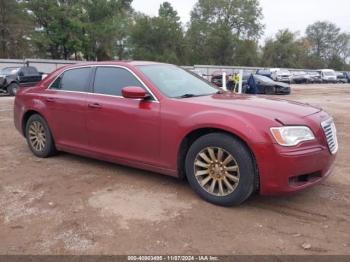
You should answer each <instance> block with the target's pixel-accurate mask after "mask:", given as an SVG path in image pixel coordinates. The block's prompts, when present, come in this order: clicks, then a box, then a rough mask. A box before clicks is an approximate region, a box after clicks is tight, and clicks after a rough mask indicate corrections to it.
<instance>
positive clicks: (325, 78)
mask: <svg viewBox="0 0 350 262" xmlns="http://www.w3.org/2000/svg"><path fill="white" fill-rule="evenodd" d="M318 72H319V73H320V74H321V79H322V82H323V83H337V75H336V74H335V71H334V70H333V69H322V70H319V71H318Z"/></svg>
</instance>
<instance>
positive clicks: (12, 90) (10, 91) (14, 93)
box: [7, 83, 19, 96]
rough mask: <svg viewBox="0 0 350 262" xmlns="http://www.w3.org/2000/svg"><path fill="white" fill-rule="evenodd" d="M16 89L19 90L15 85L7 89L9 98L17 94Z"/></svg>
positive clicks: (12, 84)
mask: <svg viewBox="0 0 350 262" xmlns="http://www.w3.org/2000/svg"><path fill="white" fill-rule="evenodd" d="M18 89H19V85H18V84H17V83H11V84H10V85H9V86H8V87H7V92H8V93H9V95H10V96H15V95H16V94H17V91H18Z"/></svg>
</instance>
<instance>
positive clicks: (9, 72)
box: [0, 67, 19, 75]
mask: <svg viewBox="0 0 350 262" xmlns="http://www.w3.org/2000/svg"><path fill="white" fill-rule="evenodd" d="M18 70H19V68H18V67H5V68H3V69H1V70H0V74H3V75H13V74H16V73H17V72H18Z"/></svg>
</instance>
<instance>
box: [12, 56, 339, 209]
mask: <svg viewBox="0 0 350 262" xmlns="http://www.w3.org/2000/svg"><path fill="white" fill-rule="evenodd" d="M14 120H15V126H16V128H17V129H18V131H19V132H20V133H21V134H22V135H23V136H24V137H25V138H26V140H27V143H28V146H29V148H30V150H31V151H32V152H33V154H34V155H36V156H37V157H40V158H46V157H49V156H52V155H54V154H55V153H56V152H57V151H66V152H70V153H74V154H79V155H84V156H87V157H93V158H97V159H100V160H106V161H111V162H115V163H119V164H123V165H128V166H132V167H136V168H141V169H146V170H150V171H154V172H159V173H162V174H165V175H170V176H174V177H179V178H184V177H187V180H188V181H189V183H190V185H191V186H192V188H193V189H194V191H195V192H196V193H197V194H198V195H199V196H201V197H202V198H203V199H205V200H207V201H209V202H211V203H214V204H217V205H223V206H229V205H238V204H240V203H242V202H244V201H245V200H246V199H247V198H248V197H249V196H250V195H251V194H252V193H253V192H255V191H257V192H259V193H260V194H262V195H275V194H282V193H291V192H296V191H299V190H303V189H305V188H308V187H311V186H313V185H315V184H317V183H319V182H320V181H322V180H323V179H325V178H326V177H328V176H329V175H330V173H331V170H332V166H333V163H334V161H335V158H336V153H337V150H338V143H337V136H336V128H335V124H334V122H333V120H332V118H331V116H330V115H328V114H327V113H326V112H324V111H323V110H322V109H320V108H317V107H312V106H310V105H306V104H302V103H297V102H290V101H287V100H282V99H269V98H267V97H257V96H250V95H237V94H232V93H231V92H224V91H223V90H221V89H220V88H216V87H214V86H213V85H211V84H210V83H209V82H207V81H205V80H203V79H202V78H201V77H199V76H195V75H193V74H191V73H189V72H187V71H186V70H183V69H181V68H179V67H177V66H173V65H168V64H158V63H152V62H137V61H133V62H100V63H90V64H77V65H70V66H67V67H63V68H60V69H58V70H56V71H55V72H53V73H52V74H50V75H49V76H48V77H47V78H45V79H44V80H43V81H42V82H41V83H40V84H38V85H36V86H35V87H32V88H26V89H20V90H19V92H18V93H17V96H16V99H15V108H14ZM62 161H63V160H62ZM62 165H64V163H62Z"/></svg>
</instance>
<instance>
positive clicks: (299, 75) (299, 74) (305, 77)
mask: <svg viewBox="0 0 350 262" xmlns="http://www.w3.org/2000/svg"><path fill="white" fill-rule="evenodd" d="M310 81H311V79H310V75H309V74H307V73H306V72H304V71H294V72H293V73H292V83H295V84H307V83H310Z"/></svg>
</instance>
